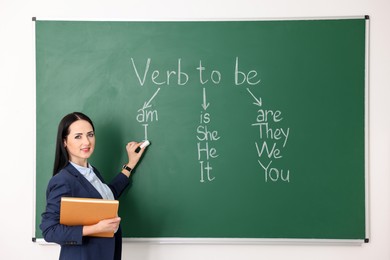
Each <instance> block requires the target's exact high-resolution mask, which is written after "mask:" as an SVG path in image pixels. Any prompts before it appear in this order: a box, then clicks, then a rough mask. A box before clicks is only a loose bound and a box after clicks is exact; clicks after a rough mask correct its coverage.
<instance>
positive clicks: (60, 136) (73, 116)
mask: <svg viewBox="0 0 390 260" xmlns="http://www.w3.org/2000/svg"><path fill="white" fill-rule="evenodd" d="M77 120H85V121H88V122H89V123H90V124H91V126H92V129H93V131H95V127H94V126H93V123H92V120H91V119H90V118H89V117H88V116H86V115H84V114H83V113H80V112H73V113H70V114H68V115H66V116H64V118H62V120H61V122H60V124H59V125H58V131H57V144H56V154H55V159H54V168H53V176H54V175H56V174H57V173H58V172H59V171H60V170H61V169H62V168H64V167H65V166H66V165H67V164H68V162H69V156H68V152H67V150H66V148H65V146H64V141H65V139H66V137H67V136H68V135H69V126H70V125H71V124H73V123H74V122H75V121H77Z"/></svg>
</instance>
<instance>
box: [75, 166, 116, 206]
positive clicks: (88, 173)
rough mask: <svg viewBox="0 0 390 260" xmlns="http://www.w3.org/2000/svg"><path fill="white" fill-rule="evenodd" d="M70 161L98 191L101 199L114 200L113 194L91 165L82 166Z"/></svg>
mask: <svg viewBox="0 0 390 260" xmlns="http://www.w3.org/2000/svg"><path fill="white" fill-rule="evenodd" d="M70 163H71V164H72V165H73V166H74V167H75V168H76V169H77V170H78V171H79V172H80V173H81V175H83V176H84V177H85V178H86V179H87V180H88V181H89V182H90V183H91V184H92V186H93V187H94V188H95V189H96V190H97V191H98V192H99V193H100V195H101V196H102V198H103V199H106V200H114V194H112V191H111V189H110V188H109V187H108V186H107V185H106V184H104V183H103V182H102V181H101V180H100V179H99V178H98V177H97V176H96V174H95V172H94V171H93V168H92V166H91V165H90V164H89V163H88V167H83V166H80V165H77V164H75V163H72V162H70Z"/></svg>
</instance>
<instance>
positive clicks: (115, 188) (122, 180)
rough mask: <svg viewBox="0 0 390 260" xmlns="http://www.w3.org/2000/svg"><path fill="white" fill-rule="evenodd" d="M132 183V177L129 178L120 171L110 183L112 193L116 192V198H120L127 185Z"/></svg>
mask: <svg viewBox="0 0 390 260" xmlns="http://www.w3.org/2000/svg"><path fill="white" fill-rule="evenodd" d="M129 185H131V177H130V178H128V177H127V176H126V175H124V174H123V173H119V174H118V175H116V176H115V178H114V179H113V180H112V181H111V182H110V184H108V187H110V189H111V191H112V193H113V194H114V198H115V199H118V198H119V197H120V196H121V194H122V192H123V191H124V190H125V189H126V187H127V186H129Z"/></svg>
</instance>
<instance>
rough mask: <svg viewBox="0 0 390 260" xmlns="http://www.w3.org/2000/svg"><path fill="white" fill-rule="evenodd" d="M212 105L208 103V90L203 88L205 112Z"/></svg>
mask: <svg viewBox="0 0 390 260" xmlns="http://www.w3.org/2000/svg"><path fill="white" fill-rule="evenodd" d="M209 105H210V103H207V101H206V89H205V88H203V104H202V107H203V109H204V110H206V109H207V108H208V107H209Z"/></svg>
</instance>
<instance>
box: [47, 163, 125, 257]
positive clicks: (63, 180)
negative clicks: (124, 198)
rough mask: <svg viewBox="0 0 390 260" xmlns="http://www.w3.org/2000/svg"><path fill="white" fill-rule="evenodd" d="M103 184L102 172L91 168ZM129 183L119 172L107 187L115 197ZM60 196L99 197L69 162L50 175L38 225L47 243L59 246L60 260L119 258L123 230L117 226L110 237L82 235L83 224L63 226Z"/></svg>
mask: <svg viewBox="0 0 390 260" xmlns="http://www.w3.org/2000/svg"><path fill="white" fill-rule="evenodd" d="M94 172H95V173H96V175H97V177H98V178H99V179H100V180H101V181H102V182H103V183H104V180H103V178H102V176H101V174H100V173H99V172H98V171H97V169H96V168H94ZM129 184H130V180H129V178H127V177H126V176H125V175H124V174H122V173H119V174H118V175H117V176H116V177H115V178H114V179H113V180H112V182H111V183H110V184H108V186H109V187H110V189H111V191H112V193H113V194H114V197H115V199H118V198H119V196H120V195H121V193H122V192H123V190H124V189H125V188H126V187H127V186H128V185H129ZM61 197H81V198H99V199H101V198H102V197H101V195H100V193H99V192H98V191H97V190H96V189H95V188H94V187H93V186H92V184H91V183H89V181H88V180H87V179H86V178H84V176H83V175H81V173H80V172H79V171H77V170H76V168H75V167H73V165H71V164H70V163H69V164H68V165H67V166H65V168H64V169H62V170H61V171H60V172H59V173H57V174H56V175H55V176H53V177H52V178H51V179H50V181H49V184H48V187H47V191H46V211H45V212H44V213H43V214H42V222H41V225H40V228H41V230H42V234H43V237H44V239H45V240H46V241H47V242H54V243H57V244H59V245H61V252H60V260H68V259H69V260H81V259H82V260H90V259H91V260H92V259H93V260H113V259H115V260H119V259H121V254H122V231H121V228H120V227H119V229H118V231H117V232H116V233H115V235H114V237H113V238H101V237H88V236H85V237H83V235H82V230H83V227H82V226H65V225H61V224H60V223H59V222H60V205H61Z"/></svg>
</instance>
